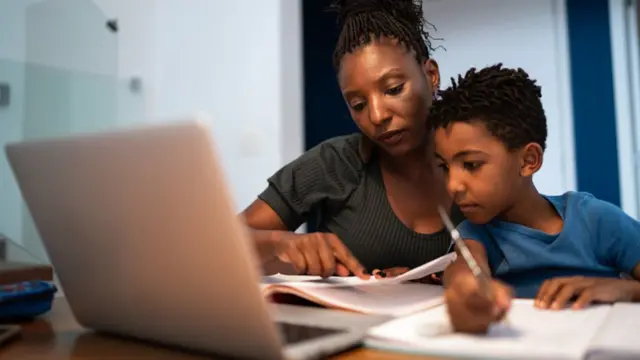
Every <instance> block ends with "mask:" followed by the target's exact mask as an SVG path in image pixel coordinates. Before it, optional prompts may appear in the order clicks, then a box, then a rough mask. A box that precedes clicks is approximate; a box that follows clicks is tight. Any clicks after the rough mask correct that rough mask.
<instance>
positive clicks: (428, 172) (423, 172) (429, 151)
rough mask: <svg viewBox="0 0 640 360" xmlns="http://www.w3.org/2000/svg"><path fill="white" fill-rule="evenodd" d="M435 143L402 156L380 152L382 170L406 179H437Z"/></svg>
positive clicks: (421, 180)
mask: <svg viewBox="0 0 640 360" xmlns="http://www.w3.org/2000/svg"><path fill="white" fill-rule="evenodd" d="M433 154H434V150H433V144H427V145H423V146H419V147H417V148H416V149H414V150H412V151H410V152H408V153H407V154H404V155H402V156H390V155H389V154H387V153H384V152H381V153H380V167H381V169H382V171H384V172H386V173H388V174H390V175H392V176H393V177H395V178H398V179H402V180H405V181H420V182H423V183H424V181H429V182H431V180H433V179H435V177H436V171H435V170H436V168H435V156H434V155H433Z"/></svg>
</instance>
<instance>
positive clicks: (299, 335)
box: [276, 322, 345, 345]
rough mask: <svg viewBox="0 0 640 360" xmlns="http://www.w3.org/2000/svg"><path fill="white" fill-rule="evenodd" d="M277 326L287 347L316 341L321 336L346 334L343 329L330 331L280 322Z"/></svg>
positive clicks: (328, 329)
mask: <svg viewBox="0 0 640 360" xmlns="http://www.w3.org/2000/svg"><path fill="white" fill-rule="evenodd" d="M276 325H277V326H278V327H279V328H280V333H281V334H282V340H283V341H284V343H285V344H287V345H289V344H295V343H298V342H301V341H306V340H311V339H315V338H318V337H321V336H326V335H333V334H337V333H341V332H345V330H343V329H335V328H334V329H330V328H323V327H318V326H308V325H301V324H291V323H285V322H278V323H276Z"/></svg>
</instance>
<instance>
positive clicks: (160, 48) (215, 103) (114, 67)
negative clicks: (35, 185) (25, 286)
mask: <svg viewBox="0 0 640 360" xmlns="http://www.w3.org/2000/svg"><path fill="white" fill-rule="evenodd" d="M74 7H75V9H83V10H80V11H79V13H74V12H73V9H74ZM87 7H89V8H92V9H93V11H92V12H91V14H90V16H89V15H87V10H86V9H87ZM61 8H65V9H64V11H62V12H61V11H56V10H61ZM45 10H48V11H49V12H51V11H55V12H56V13H57V14H58V13H60V14H68V15H69V16H71V18H69V23H75V24H76V27H73V26H71V25H69V26H67V25H68V24H64V23H60V19H61V16H56V17H55V19H53V20H51V19H49V18H47V16H46V13H47V11H45ZM300 10H301V9H300V5H299V2H298V1H293V0H245V1H238V2H235V1H224V0H183V1H180V2H176V1H173V0H136V1H133V2H132V1H128V0H94V1H89V0H67V1H66V2H65V3H62V2H60V1H58V0H48V1H47V0H44V1H43V0H31V1H11V2H2V3H1V4H0V23H1V24H2V27H3V31H2V32H0V59H4V58H7V57H9V58H12V59H15V60H16V63H17V64H20V63H21V62H24V61H25V60H29V61H31V62H32V63H34V64H36V65H37V66H38V67H39V68H43V69H45V72H46V70H48V69H52V70H56V69H59V70H63V71H66V72H68V73H69V74H70V76H75V75H81V76H80V77H81V78H82V79H84V80H87V79H89V84H86V83H84V84H82V85H81V86H79V85H78V82H77V81H75V80H74V81H70V83H71V84H66V83H65V84H64V86H65V88H64V89H63V90H64V92H59V93H58V95H60V96H62V97H65V96H66V97H65V99H57V100H56V101H55V104H52V103H51V102H54V100H55V99H49V100H50V101H49V102H50V103H47V99H46V98H44V100H43V99H42V96H40V97H39V98H40V99H36V97H35V96H29V93H27V94H22V96H20V94H21V93H22V91H21V89H24V87H25V77H24V73H23V72H22V73H21V72H14V71H12V74H11V75H12V76H13V78H12V79H13V80H12V85H14V86H15V87H14V89H13V90H15V91H14V93H13V95H14V96H13V97H12V99H13V101H12V107H11V108H10V109H11V110H10V111H11V113H9V112H8V111H7V110H6V109H0V120H2V121H0V144H3V143H4V142H5V141H7V140H19V139H22V138H24V137H39V136H46V135H48V134H50V135H57V133H65V132H77V131H85V130H91V129H99V128H109V127H115V126H122V125H130V124H135V123H141V122H149V121H151V122H162V121H166V120H171V119H176V118H181V117H185V116H188V115H191V114H194V113H201V112H205V113H207V114H209V115H210V117H211V119H212V124H211V125H212V128H213V132H214V137H215V139H216V141H217V143H218V144H217V147H218V148H219V149H220V152H221V154H222V160H223V163H224V166H225V171H226V173H227V178H228V179H229V183H230V184H231V186H232V190H233V193H234V196H235V198H236V202H237V210H240V209H242V208H244V207H245V206H246V205H248V204H249V203H250V202H251V201H252V200H254V199H255V197H256V195H257V194H258V193H259V192H260V191H261V190H262V189H263V188H264V187H265V186H266V178H267V177H268V176H269V175H271V173H273V172H274V171H276V170H277V169H278V168H279V167H280V166H282V165H283V164H284V163H285V162H287V161H289V160H291V159H293V158H294V157H296V156H298V155H299V154H300V153H302V150H303V143H302V141H303V133H302V124H303V122H302V47H301V45H302V44H301V11H300ZM58 15H59V14H58ZM74 16H75V17H81V19H79V20H77V21H76V20H74ZM27 18H29V19H30V20H29V21H27V20H28V19H27ZM108 18H117V19H118V23H119V31H118V34H117V35H113V34H110V33H109V32H108V31H107V30H106V28H105V25H104V21H106V19H108ZM56 19H57V20H56ZM52 21H53V23H55V22H56V21H57V22H58V26H53V25H55V24H53V23H52ZM38 24H42V25H41V26H39V25H38ZM78 24H84V25H82V26H83V27H86V28H87V29H86V30H85V31H84V32H80V33H78V31H77V26H78ZM52 26H53V29H52V30H51V34H48V33H47V29H49V28H52ZM5 29H8V30H9V31H5ZM65 29H66V30H65ZM69 29H76V33H75V34H74V33H73V32H71V33H70V31H69ZM88 33H92V34H93V35H92V36H88V35H87V34H88ZM56 34H58V35H59V36H58V35H56ZM103 37H104V39H103ZM29 39H30V40H29ZM52 39H53V40H55V41H53V40H52ZM69 39H70V40H69ZM87 39H89V40H87ZM91 39H93V43H86V41H89V42H91V41H90V40H91ZM96 39H98V40H96ZM105 39H106V40H105ZM108 39H114V41H113V43H111V40H108ZM27 40H29V41H27ZM83 41H85V43H84V44H83ZM27 42H28V44H27ZM79 48H83V49H84V48H86V49H85V50H84V52H83V50H81V49H79ZM78 52H80V53H81V54H78ZM27 53H28V56H27ZM27 58H28V59H27ZM4 69H5V70H7V71H8V67H6V66H5V67H4ZM2 71H3V68H2V67H1V66H0V74H3V72H2ZM54 72H55V71H54ZM30 73H31V74H32V75H30V79H31V80H30V81H31V82H32V83H37V82H40V83H41V84H43V85H46V86H42V87H36V86H33V85H32V86H31V87H30V88H31V89H40V90H41V91H44V90H42V89H43V88H46V87H47V86H48V87H50V88H51V87H55V86H58V85H59V84H58V85H55V84H53V83H52V82H51V81H48V82H47V81H45V82H43V81H42V79H41V78H42V77H40V78H39V77H37V76H36V77H34V75H33V74H35V73H37V72H34V71H30ZM82 75H86V76H82ZM105 75H107V78H108V76H112V77H114V80H115V78H117V80H118V81H117V84H116V85H114V86H115V87H116V88H115V89H113V90H114V91H115V95H114V94H111V93H110V94H104V95H105V96H107V97H108V98H109V101H106V100H105V101H102V102H101V103H100V101H99V100H100V97H99V96H93V97H91V96H87V94H86V93H83V92H82V91H81V90H82V89H92V90H94V94H97V92H96V91H97V90H96V86H95V84H96V81H94V80H91V79H93V78H94V77H95V76H105ZM45 77H46V76H45ZM131 77H139V78H140V79H141V80H142V92H141V93H139V94H132V93H131V92H130V91H129V89H128V82H129V80H130V79H131ZM101 79H103V80H104V78H101ZM81 82H82V81H81ZM99 83H100V84H102V82H99ZM92 84H93V85H92ZM54 85H55V86H54ZM98 88H99V90H100V91H105V89H108V87H104V86H98ZM48 91H52V90H51V89H49V90H48ZM25 95H26V97H27V98H28V99H27V100H28V101H31V106H29V108H31V109H34V110H32V111H31V112H30V113H29V114H26V113H25V112H24V104H25ZM112 95H113V96H115V97H116V99H117V101H115V104H117V105H114V102H113V99H112V98H111V97H112ZM92 99H93V100H97V101H98V102H97V103H95V104H93V105H92V106H85V107H82V108H81V109H78V108H77V106H76V107H72V108H68V107H66V106H67V105H68V104H67V102H69V101H71V102H74V101H75V102H76V103H77V102H78V100H83V101H81V103H87V102H89V103H90V102H91V101H93V100H92ZM43 101H44V102H43ZM60 104H63V105H64V106H65V108H64V109H57V108H56V107H55V106H59V105H60ZM105 104H108V105H110V106H111V107H117V111H116V114H117V115H111V116H110V117H111V118H113V119H111V118H109V119H106V118H104V117H100V116H90V115H86V114H88V113H87V111H90V110H91V109H92V108H95V109H98V108H99V107H100V106H105ZM54 105H55V106H54ZM76 105H78V104H76ZM80 105H82V104H80ZM62 110H64V111H62ZM103 110H104V111H100V112H101V113H102V114H104V113H111V114H113V111H106V109H103ZM111 110H113V109H111ZM47 111H49V112H50V114H63V113H66V114H67V115H64V116H63V115H61V116H59V119H58V120H59V122H56V121H57V120H56V121H54V122H46V123H45V122H43V121H46V120H47V118H48V117H49V116H46V112H47ZM94 111H97V110H94ZM69 114H70V115H69ZM79 114H85V115H84V117H85V118H86V119H87V121H88V122H92V123H91V126H83V124H77V123H73V122H71V123H70V120H68V119H69V118H71V117H73V118H79V117H81V116H80V115H79ZM7 117H10V120H11V121H4V120H5V118H7ZM114 117H115V118H114ZM25 124H26V126H25ZM25 129H26V131H23V130H25ZM0 176H1V177H0V180H1V181H2V182H0V185H2V186H1V187H0V200H1V201H0V231H1V232H5V233H7V235H9V236H10V237H12V238H14V239H16V240H18V241H20V240H21V239H23V238H28V239H25V241H23V243H24V245H25V246H27V247H28V248H30V251H32V252H34V253H37V254H42V247H41V244H40V241H39V239H37V236H36V234H35V231H34V230H35V229H33V227H32V225H31V224H30V222H29V220H28V219H22V218H21V207H22V202H21V198H20V195H19V192H18V189H17V187H16V185H15V181H14V180H13V176H12V174H11V173H10V171H9V169H8V167H7V166H6V164H5V163H4V156H2V162H0ZM23 227H24V230H23Z"/></svg>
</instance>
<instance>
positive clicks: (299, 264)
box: [278, 233, 370, 279]
mask: <svg viewBox="0 0 640 360" xmlns="http://www.w3.org/2000/svg"><path fill="white" fill-rule="evenodd" d="M281 241H282V245H283V246H282V248H280V249H279V253H278V258H279V259H280V260H281V261H283V262H286V263H290V264H291V265H293V267H294V268H295V269H296V271H297V272H298V273H299V274H305V275H319V276H322V277H329V276H333V275H337V276H349V275H350V274H353V275H355V276H357V277H359V278H362V279H369V277H370V276H369V275H368V274H367V273H366V270H365V269H364V267H363V266H362V265H361V264H360V262H359V261H358V259H356V258H355V257H354V256H353V254H352V253H351V251H349V249H347V247H346V246H345V245H344V244H343V243H342V241H341V240H340V239H339V238H338V237H337V236H336V235H334V234H330V233H310V234H292V235H291V236H287V237H284V238H283V239H282V240H281Z"/></svg>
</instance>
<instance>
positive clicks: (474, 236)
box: [457, 220, 503, 274]
mask: <svg viewBox="0 0 640 360" xmlns="http://www.w3.org/2000/svg"><path fill="white" fill-rule="evenodd" d="M457 229H458V232H460V236H461V237H462V239H464V240H475V241H477V242H479V243H481V244H482V246H484V250H485V252H486V253H487V261H488V263H489V268H490V269H491V273H492V274H493V273H495V271H496V269H497V267H498V265H499V264H500V263H501V261H502V259H503V255H502V251H501V250H500V248H499V247H498V244H497V243H496V242H495V241H494V240H493V238H492V237H491V234H490V233H489V230H488V229H487V228H486V226H484V225H476V224H474V223H472V222H470V221H469V220H464V221H462V222H461V223H460V225H458V227H457Z"/></svg>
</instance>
